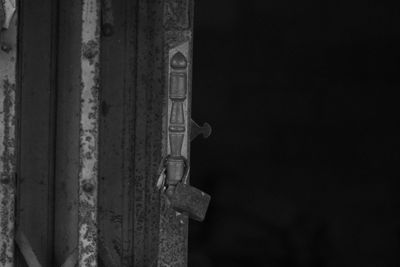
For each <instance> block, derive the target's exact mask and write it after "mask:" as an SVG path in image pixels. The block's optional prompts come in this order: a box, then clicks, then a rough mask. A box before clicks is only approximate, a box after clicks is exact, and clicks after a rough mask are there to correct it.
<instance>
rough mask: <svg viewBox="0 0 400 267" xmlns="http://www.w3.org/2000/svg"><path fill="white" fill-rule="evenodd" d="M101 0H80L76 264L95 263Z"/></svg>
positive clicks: (90, 264) (95, 264) (94, 264)
mask: <svg viewBox="0 0 400 267" xmlns="http://www.w3.org/2000/svg"><path fill="white" fill-rule="evenodd" d="M99 60H100V1H99V0H83V2H82V46H81V118H80V120H81V122H80V170H79V218H78V220H79V222H78V224H79V226H78V230H79V249H78V259H79V266H93V267H95V266H97V222H96V221H97V184H98V179H97V178H98V141H99V140H98V127H99V126H98V121H99V120H98V119H99V115H98V111H99V73H100V71H99Z"/></svg>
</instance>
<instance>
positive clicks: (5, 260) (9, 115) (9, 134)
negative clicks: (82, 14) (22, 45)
mask: <svg viewBox="0 0 400 267" xmlns="http://www.w3.org/2000/svg"><path fill="white" fill-rule="evenodd" d="M1 37H2V38H1V45H2V46H3V45H4V44H5V38H4V37H5V36H4V32H2V36H1ZM6 37H7V40H6V41H7V45H8V46H11V45H13V44H15V40H16V20H13V21H12V24H11V25H10V29H9V30H8V32H7V36H6ZM15 58H16V49H10V50H8V51H7V52H4V51H0V181H1V182H0V266H2V267H12V266H13V265H14V223H15V209H14V205H15V178H14V176H15V164H16V158H15V148H16V141H15V91H16V89H15V88H16V86H15V71H16V67H15Z"/></svg>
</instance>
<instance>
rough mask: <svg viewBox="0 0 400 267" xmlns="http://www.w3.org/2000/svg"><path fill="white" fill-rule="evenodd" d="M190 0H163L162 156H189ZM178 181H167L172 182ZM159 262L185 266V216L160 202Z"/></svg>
mask: <svg viewBox="0 0 400 267" xmlns="http://www.w3.org/2000/svg"><path fill="white" fill-rule="evenodd" d="M192 8H193V2H192V0H166V1H165V3H164V27H165V30H166V32H165V59H166V60H165V72H166V85H167V86H166V89H165V90H166V96H167V99H166V107H165V111H164V112H165V113H166V114H164V132H163V137H164V153H163V154H164V156H166V155H171V156H172V157H173V158H174V159H176V160H179V159H181V160H182V159H185V160H186V159H187V160H189V154H190V146H189V145H190V121H191V119H190V117H191V116H190V101H191V100H190V99H191V68H192V66H191V46H192V25H191V23H190V21H191V16H192ZM177 182H179V181H169V183H171V185H173V184H176V183H177ZM160 217H161V218H160V248H159V262H158V266H162V267H165V266H172V265H173V266H177V267H184V266H187V233H188V218H187V216H186V215H184V214H181V213H179V212H175V211H174V210H172V209H171V208H170V207H169V206H168V204H167V201H166V200H165V199H163V201H162V204H161V214H160Z"/></svg>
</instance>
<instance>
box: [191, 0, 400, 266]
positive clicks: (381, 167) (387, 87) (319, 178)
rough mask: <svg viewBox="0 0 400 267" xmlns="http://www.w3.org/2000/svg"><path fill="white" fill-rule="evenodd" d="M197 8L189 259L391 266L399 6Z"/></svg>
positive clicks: (222, 2) (398, 260)
mask: <svg viewBox="0 0 400 267" xmlns="http://www.w3.org/2000/svg"><path fill="white" fill-rule="evenodd" d="M393 2H394V1H393ZM195 10H196V11H195V42H194V75H193V80H194V84H193V114H192V115H193V116H192V117H193V118H194V119H195V120H197V121H198V122H199V123H202V122H204V121H207V122H209V123H210V124H211V125H212V126H213V134H212V136H211V137H210V138H209V139H207V140H204V139H203V140H202V139H201V138H198V139H197V140H195V141H194V142H193V143H192V184H194V185H196V186H198V187H199V188H201V189H203V190H205V191H206V192H208V193H210V194H211V195H212V197H213V199H212V203H211V206H210V209H209V212H208V215H207V218H206V221H205V222H203V223H196V222H193V221H192V222H191V225H190V249H189V259H190V260H189V266H191V267H196V266H203V267H206V266H379V267H381V266H382V267H385V266H400V244H399V243H400V212H399V207H400V201H399V197H398V196H397V195H398V192H399V187H398V184H399V183H398V182H397V180H398V179H399V170H398V169H399V168H398V166H399V164H398V163H399V162H400V153H399V148H400V147H399V145H400V132H399V130H398V129H397V128H398V127H397V126H398V124H399V120H398V117H399V115H400V110H399V104H398V103H399V98H398V97H396V91H398V90H399V89H400V87H399V85H400V84H399V64H400V63H399V62H400V61H399V56H400V52H399V51H400V9H399V7H398V5H394V4H393V3H391V2H389V1H344V0H338V1H311V0H306V1H295V0H281V1H265V0H253V1H249V0H247V1H243V0H242V1H240V0H218V1H215V0H199V1H196V9H195Z"/></svg>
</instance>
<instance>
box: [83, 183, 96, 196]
mask: <svg viewBox="0 0 400 267" xmlns="http://www.w3.org/2000/svg"><path fill="white" fill-rule="evenodd" d="M82 189H83V191H85V192H86V193H88V194H91V193H92V192H93V191H94V185H93V184H92V183H84V184H83V185H82Z"/></svg>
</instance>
